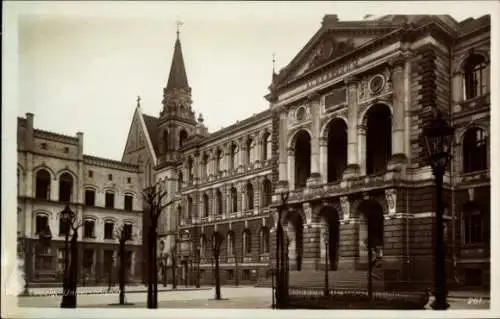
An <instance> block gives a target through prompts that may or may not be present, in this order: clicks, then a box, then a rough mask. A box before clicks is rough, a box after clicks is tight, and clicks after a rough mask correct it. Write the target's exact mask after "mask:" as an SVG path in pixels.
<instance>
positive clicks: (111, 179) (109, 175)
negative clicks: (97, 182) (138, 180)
mask: <svg viewBox="0 0 500 319" xmlns="http://www.w3.org/2000/svg"><path fill="white" fill-rule="evenodd" d="M87 174H88V177H89V178H93V177H94V171H92V170H89V171H88V172H87ZM108 181H110V182H111V181H113V174H108ZM127 183H128V184H131V183H132V177H127Z"/></svg>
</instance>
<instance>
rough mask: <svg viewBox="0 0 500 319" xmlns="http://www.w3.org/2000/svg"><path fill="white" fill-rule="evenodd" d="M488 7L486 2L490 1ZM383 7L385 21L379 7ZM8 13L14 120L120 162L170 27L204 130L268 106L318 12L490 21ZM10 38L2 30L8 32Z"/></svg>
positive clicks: (168, 50)
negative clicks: (277, 73)
mask: <svg viewBox="0 0 500 319" xmlns="http://www.w3.org/2000/svg"><path fill="white" fill-rule="evenodd" d="M490 4H491V2H490ZM388 8H391V10H392V11H391V12H387V9H388ZM8 9H11V10H13V11H17V13H18V15H17V18H18V24H17V26H18V28H17V33H18V37H17V42H18V45H17V48H18V52H17V59H18V61H17V65H18V69H17V71H18V73H17V83H18V87H17V89H18V97H17V102H18V108H17V114H16V115H17V116H25V114H26V112H31V113H34V115H35V127H36V128H39V129H43V130H48V131H52V132H57V133H61V134H67V135H71V136H74V135H75V134H76V132H78V131H81V132H84V153H85V154H89V155H95V156H100V157H105V158H110V159H115V160H120V159H121V157H122V153H123V149H124V147H125V143H126V138H127V134H128V131H129V128H130V123H131V120H132V116H133V112H134V109H135V106H136V99H137V96H138V95H140V96H141V108H142V110H143V112H144V113H146V114H149V115H153V116H158V114H159V112H160V110H161V108H162V105H161V100H162V94H163V87H164V86H165V85H166V82H167V79H168V74H169V70H170V63H171V59H172V54H173V49H174V42H175V37H176V28H177V24H176V21H182V22H183V25H182V26H181V27H180V39H181V43H182V49H183V55H184V62H185V65H186V71H187V76H188V81H189V84H190V86H191V88H192V94H193V109H194V110H195V112H196V114H197V115H198V113H202V114H203V116H204V118H205V124H206V125H207V126H208V128H209V131H211V132H213V131H214V130H218V129H220V128H222V127H225V126H228V125H231V124H233V123H234V122H236V121H238V120H242V119H244V118H246V117H249V116H251V115H252V114H254V113H258V112H260V111H263V110H265V109H266V108H268V106H269V105H268V102H267V101H266V100H265V99H264V95H266V94H267V93H268V89H267V88H268V86H269V84H270V80H271V73H272V68H273V62H272V59H273V53H275V55H276V68H277V69H280V68H282V67H284V66H286V64H287V63H289V62H290V60H291V59H292V58H293V57H294V56H295V55H296V54H297V53H298V52H299V50H300V49H301V48H302V47H303V46H304V45H305V44H306V42H307V41H308V40H309V39H310V38H311V37H312V36H313V35H314V33H315V32H316V31H317V30H318V28H319V27H320V24H321V21H322V18H323V16H324V15H325V14H338V16H339V19H340V20H341V21H342V20H360V19H362V18H363V17H364V16H365V15H366V14H374V15H381V14H389V13H407V14H418V13H435V14H437V13H441V14H450V15H451V16H453V17H454V18H455V19H457V20H463V19H465V18H467V17H479V16H481V15H483V14H488V13H489V12H490V11H491V6H488V5H487V4H485V5H481V4H480V3H477V4H475V5H474V6H468V4H467V2H462V1H460V2H455V3H450V4H448V5H443V4H440V5H438V6H436V5H435V4H434V5H433V4H429V3H427V4H425V5H418V3H413V4H411V3H408V2H400V3H391V4H390V5H387V4H385V5H384V4H381V3H380V2H368V3H362V2H351V3H349V4H348V5H347V4H345V3H341V2H308V3H301V2H282V3H273V2H267V3H256V2H240V3H229V2H225V3H201V2H200V3H196V2H188V3H176V2H161V1H158V2H140V3H138V2H80V3H72V2H49V1H47V2H29V3H28V2H26V3H9V5H8V7H7V10H8ZM7 31H9V30H8V29H7Z"/></svg>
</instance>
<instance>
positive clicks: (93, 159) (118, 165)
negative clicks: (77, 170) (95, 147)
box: [83, 155, 139, 173]
mask: <svg viewBox="0 0 500 319" xmlns="http://www.w3.org/2000/svg"><path fill="white" fill-rule="evenodd" d="M83 163H84V164H86V165H94V166H100V167H106V168H111V169H119V170H124V171H128V172H134V173H138V171H139V166H138V165H136V164H129V163H125V162H120V161H115V160H111V159H107V158H102V157H97V156H91V155H83Z"/></svg>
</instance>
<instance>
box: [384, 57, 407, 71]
mask: <svg viewBox="0 0 500 319" xmlns="http://www.w3.org/2000/svg"><path fill="white" fill-rule="evenodd" d="M406 60H407V58H406V57H405V56H404V54H403V53H400V54H398V55H396V56H394V57H392V58H390V59H389V61H387V63H388V64H389V66H390V67H391V68H392V71H393V72H394V71H402V70H403V67H404V65H405V62H406Z"/></svg>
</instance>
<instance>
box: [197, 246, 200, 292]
mask: <svg viewBox="0 0 500 319" xmlns="http://www.w3.org/2000/svg"><path fill="white" fill-rule="evenodd" d="M196 256H197V258H196V261H197V262H196V288H200V263H201V247H200V244H199V242H197V243H196Z"/></svg>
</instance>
